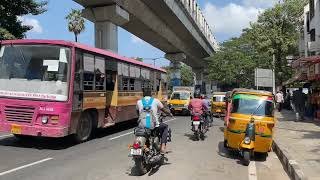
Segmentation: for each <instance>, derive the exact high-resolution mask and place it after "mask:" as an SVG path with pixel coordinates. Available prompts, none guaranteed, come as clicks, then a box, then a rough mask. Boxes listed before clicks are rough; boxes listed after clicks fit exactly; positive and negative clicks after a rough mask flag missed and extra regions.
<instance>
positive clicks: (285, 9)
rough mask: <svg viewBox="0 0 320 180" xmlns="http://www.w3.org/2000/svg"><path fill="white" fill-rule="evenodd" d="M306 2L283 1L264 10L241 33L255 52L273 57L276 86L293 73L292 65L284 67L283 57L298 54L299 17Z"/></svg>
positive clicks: (284, 58)
mask: <svg viewBox="0 0 320 180" xmlns="http://www.w3.org/2000/svg"><path fill="white" fill-rule="evenodd" d="M305 3H306V1H305V0H284V1H283V2H282V3H278V4H276V5H275V6H274V7H273V8H270V9H267V10H266V11H264V12H263V13H262V14H261V15H260V16H259V17H258V21H257V22H255V23H251V25H250V27H249V28H248V29H245V30H244V33H243V36H246V37H247V38H248V39H249V41H250V42H251V44H252V45H253V46H254V47H255V48H256V49H257V51H258V52H260V53H262V52H263V53H267V54H268V55H269V56H271V57H272V56H273V55H274V56H275V71H276V77H277V79H276V80H277V84H278V85H279V84H282V82H284V81H286V80H287V79H288V78H290V76H291V73H292V72H291V71H292V69H291V67H288V66H287V64H288V62H287V60H286V57H287V56H288V55H298V48H297V47H298V39H299V34H300V29H301V16H302V14H303V7H304V5H305ZM268 63H269V64H271V62H268ZM280 72H281V73H280Z"/></svg>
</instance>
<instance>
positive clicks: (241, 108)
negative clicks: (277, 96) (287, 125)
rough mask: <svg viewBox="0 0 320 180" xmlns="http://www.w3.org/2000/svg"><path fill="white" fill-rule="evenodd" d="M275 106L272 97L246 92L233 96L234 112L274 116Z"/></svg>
mask: <svg viewBox="0 0 320 180" xmlns="http://www.w3.org/2000/svg"><path fill="white" fill-rule="evenodd" d="M259 106H260V107H259ZM258 107H259V108H258ZM257 108H258V109H257ZM273 108H274V105H273V101H272V98H270V99H269V98H268V97H260V96H255V95H245V94H237V95H235V96H234V97H233V103H232V113H238V114H247V115H251V114H253V113H254V115H257V116H267V117H272V116H273Z"/></svg>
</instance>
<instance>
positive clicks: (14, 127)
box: [11, 124, 21, 134]
mask: <svg viewBox="0 0 320 180" xmlns="http://www.w3.org/2000/svg"><path fill="white" fill-rule="evenodd" d="M11 133H12V134H21V126H19V125H16V124H12V125H11Z"/></svg>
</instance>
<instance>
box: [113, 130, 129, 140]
mask: <svg viewBox="0 0 320 180" xmlns="http://www.w3.org/2000/svg"><path fill="white" fill-rule="evenodd" d="M132 133H133V131H131V132H128V133H125V134H121V135H119V136H116V137H113V138H109V141H112V140H114V139H118V138H120V137H122V136H127V135H129V134H132Z"/></svg>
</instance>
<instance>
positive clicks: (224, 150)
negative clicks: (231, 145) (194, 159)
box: [217, 141, 240, 160]
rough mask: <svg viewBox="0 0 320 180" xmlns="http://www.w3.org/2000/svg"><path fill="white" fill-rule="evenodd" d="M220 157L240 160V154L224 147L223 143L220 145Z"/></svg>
mask: <svg viewBox="0 0 320 180" xmlns="http://www.w3.org/2000/svg"><path fill="white" fill-rule="evenodd" d="M217 153H218V155H219V156H221V157H224V158H227V159H234V160H239V159H240V154H239V152H238V151H235V150H232V149H228V148H225V147H224V142H223V141H221V142H219V144H218V152H217Z"/></svg>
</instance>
